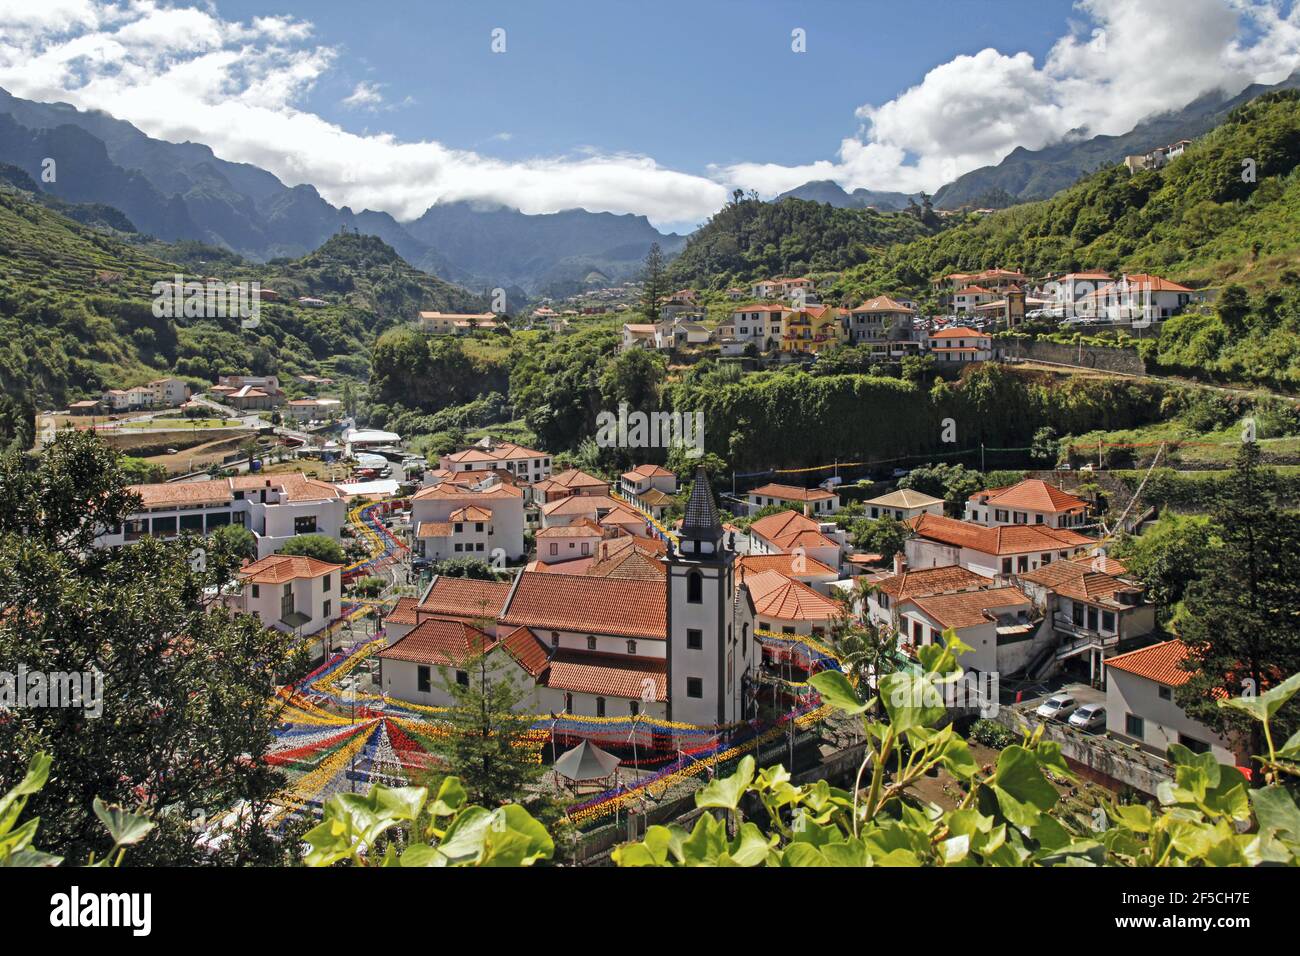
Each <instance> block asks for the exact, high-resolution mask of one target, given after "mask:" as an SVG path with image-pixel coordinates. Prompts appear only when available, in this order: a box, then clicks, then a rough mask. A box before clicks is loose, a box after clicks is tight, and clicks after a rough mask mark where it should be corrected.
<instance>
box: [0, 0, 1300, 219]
mask: <svg viewBox="0 0 1300 956" xmlns="http://www.w3.org/2000/svg"><path fill="white" fill-rule="evenodd" d="M1297 2H1298V0H1079V2H1078V3H1077V4H1076V9H1077V11H1078V14H1079V16H1080V22H1079V23H1078V24H1072V25H1071V28H1070V32H1068V33H1067V34H1066V35H1064V36H1062V37H1061V38H1060V39H1059V40H1058V41H1057V42H1056V43H1055V44H1054V45H1053V47H1052V48H1051V50H1050V51H1049V52H1048V54H1047V55H1046V56H1045V57H1044V58H1043V59H1042V62H1041V63H1038V62H1035V60H1034V58H1033V57H1032V56H1031V55H1030V54H1028V53H1024V52H1014V51H1012V52H1003V51H999V50H995V49H986V50H981V51H979V52H976V53H973V54H970V55H962V56H958V57H955V58H953V59H952V60H950V61H949V62H947V63H943V64H940V65H939V66H936V67H935V68H934V69H932V70H930V72H929V73H927V74H926V75H925V77H924V78H923V79H922V81H921V82H920V83H918V84H917V85H916V86H914V87H912V88H910V89H908V90H905V91H903V92H902V93H900V94H899V95H898V96H896V97H894V98H893V99H892V100H889V101H888V102H885V103H881V104H878V105H875V104H868V105H864V106H862V107H860V108H859V109H858V111H857V115H856V120H857V122H858V124H859V125H858V126H857V128H856V129H854V130H852V131H851V134H850V135H847V136H845V137H844V139H843V140H842V141H841V142H840V143H839V146H838V150H837V151H836V153H835V154H834V156H833V158H827V159H825V160H821V161H818V162H815V163H810V164H808V165H803V166H783V165H777V164H770V163H761V162H752V163H740V164H736V165H731V166H725V167H711V168H710V170H709V176H707V177H706V176H697V175H692V174H689V173H684V172H680V171H675V170H671V169H666V168H664V167H662V166H660V165H659V164H657V163H656V162H655V161H654V160H653V159H652V158H650V157H647V156H641V155H629V154H623V153H613V154H611V153H608V152H606V151H601V150H596V149H592V148H590V147H587V146H584V145H581V144H575V145H574V147H573V148H572V149H571V150H570V151H569V152H568V153H567V154H565V155H561V156H549V157H537V158H532V159H527V160H512V161H506V160H500V159H495V158H493V157H491V156H487V155H484V154H482V153H479V152H477V151H476V150H467V149H453V148H451V147H448V146H446V145H445V144H442V143H439V142H436V141H419V142H404V141H401V140H398V139H397V138H396V137H394V136H392V135H390V134H387V133H383V132H379V133H372V132H364V133H356V132H352V131H350V130H348V129H346V128H345V127H343V126H341V125H339V124H336V123H332V122H329V121H327V120H325V119H324V118H322V117H320V116H318V115H315V114H313V113H311V112H308V111H307V110H306V109H304V107H303V105H302V104H303V102H304V100H305V98H306V96H307V95H308V94H309V93H311V92H312V91H313V90H314V89H315V88H316V87H317V85H318V83H319V82H320V81H321V80H322V79H323V78H325V77H327V76H328V75H329V74H330V71H331V70H333V69H334V67H335V64H336V62H337V60H338V58H339V57H338V52H337V51H336V50H335V49H334V48H332V47H330V46H328V45H326V44H323V43H320V42H319V41H317V40H316V39H314V37H313V33H312V25H311V24H310V23H309V22H306V21H303V20H300V19H296V18H293V17H287V16H263V17H254V18H252V19H251V20H249V21H232V20H226V19H222V18H221V17H220V16H219V15H218V14H217V13H216V10H215V7H213V6H212V5H211V4H208V3H197V4H191V5H184V3H180V2H178V3H169V2H166V0H117V2H112V3H110V2H103V0H100V2H96V0H41V2H39V3H34V2H30V0H0V86H3V87H5V88H7V89H9V90H11V91H12V92H13V93H15V94H16V95H18V96H23V97H27V98H30V99H36V100H46V101H48V100H63V101H67V102H71V103H73V104H74V105H76V106H79V107H81V108H83V109H102V110H105V111H107V112H109V113H111V114H113V115H114V116H117V117H120V118H122V119H125V120H128V121H130V122H132V123H134V124H135V125H137V126H139V127H140V128H141V129H143V130H144V131H145V132H146V133H148V134H150V135H152V136H156V137H159V138H162V139H168V140H173V141H184V140H194V141H198V142H203V143H207V144H208V145H210V146H211V147H212V148H213V149H214V150H215V151H216V152H217V154H218V155H219V156H221V157H223V158H225V159H229V160H232V161H235V162H247V163H254V164H256V165H258V166H261V167H263V168H266V169H269V170H271V171H272V172H274V173H275V174H276V175H278V176H279V177H280V178H281V179H282V180H284V181H285V182H286V183H288V184H289V185H297V184H300V183H311V184H312V185H314V186H315V187H316V188H317V189H318V190H319V191H320V193H321V195H323V196H324V197H325V198H326V199H327V200H329V201H330V202H332V203H335V204H337V205H348V206H351V207H352V208H353V209H362V208H371V209H381V210H385V211H387V212H390V213H392V214H393V215H394V216H396V217H398V218H399V219H409V218H413V217H415V216H418V215H420V214H421V213H422V212H423V211H424V210H425V209H426V208H427V207H428V206H429V205H431V204H432V203H434V202H435V201H437V200H439V199H444V200H454V199H486V200H492V201H496V202H503V203H507V204H509V205H512V206H516V207H518V208H520V209H523V210H524V211H525V212H534V213H535V212H553V211H555V210H558V209H565V208H572V207H577V206H581V207H584V208H587V209H591V210H597V211H610V212H620V213H621V212H634V213H642V214H645V215H648V216H649V217H650V219H651V220H652V221H654V222H656V223H660V224H665V223H690V222H698V221H700V220H701V219H703V218H705V217H706V216H709V215H711V214H712V213H713V212H714V211H716V210H717V208H718V207H719V206H721V205H722V203H723V202H725V201H726V199H727V197H728V195H729V193H730V191H731V189H732V187H734V186H743V187H746V188H754V189H757V190H758V191H759V192H760V193H762V194H764V195H772V194H775V193H778V192H781V191H784V190H786V189H790V188H793V187H794V186H797V185H799V184H801V183H803V182H806V181H808V180H810V179H834V180H836V181H838V182H840V183H841V184H842V185H844V186H845V187H846V188H849V189H853V188H856V187H859V186H861V187H866V188H871V189H899V190H904V191H908V192H912V191H916V190H920V189H925V190H929V191H933V190H934V189H936V188H937V187H938V186H940V185H942V184H943V183H945V182H949V181H951V180H952V179H954V178H956V177H957V176H958V175H960V174H961V173H963V172H966V171H968V170H970V169H973V168H976V167H978V166H982V165H987V164H990V163H996V162H998V161H1000V160H1001V159H1002V158H1003V157H1004V156H1005V155H1006V154H1007V153H1009V152H1010V151H1011V150H1012V149H1014V148H1015V147H1017V146H1024V147H1027V148H1030V149H1037V148H1041V147H1042V146H1044V145H1047V144H1049V143H1051V142H1055V141H1058V140H1060V139H1061V138H1062V137H1065V136H1068V135H1070V133H1071V131H1072V130H1075V129H1078V128H1080V127H1086V128H1087V131H1088V132H1089V133H1090V134H1096V133H1111V134H1114V133H1121V132H1125V131H1127V130H1128V129H1130V128H1132V126H1133V125H1134V124H1135V123H1137V122H1138V121H1139V120H1141V119H1143V118H1144V117H1146V116H1149V115H1151V114H1152V113H1155V112H1158V111H1162V110H1168V109H1174V108H1178V107H1181V106H1183V105H1185V104H1186V103H1187V102H1189V101H1190V100H1191V99H1193V98H1194V97H1196V96H1198V95H1200V94H1202V93H1205V92H1208V91H1209V90H1211V89H1214V88H1216V87H1222V88H1225V89H1228V90H1230V91H1232V92H1236V91H1237V90H1240V89H1241V88H1243V87H1244V86H1245V85H1246V84H1248V83H1249V82H1251V81H1255V80H1258V81H1262V82H1276V81H1277V80H1279V79H1281V78H1283V77H1285V76H1286V75H1287V74H1288V73H1290V72H1291V71H1292V70H1293V69H1295V68H1296V67H1297V66H1298V65H1300V6H1298V5H1297ZM385 92H386V91H385V88H384V87H383V85H382V84H379V83H371V82H364V81H363V82H359V83H357V84H356V85H355V86H354V87H353V89H352V92H351V93H350V94H349V95H348V96H346V97H344V98H343V99H342V100H341V104H342V105H344V106H345V107H347V108H349V109H356V110H366V111H372V112H376V113H379V112H381V111H387V110H391V109H394V108H398V107H401V106H409V105H411V103H412V102H413V101H412V100H411V99H410V97H406V98H404V99H402V100H401V101H400V102H399V103H395V104H391V103H389V102H387V99H388V98H387V96H386V95H385ZM509 135H510V134H508V133H498V134H496V135H495V136H492V137H489V139H488V142H504V141H507V140H508V139H509Z"/></svg>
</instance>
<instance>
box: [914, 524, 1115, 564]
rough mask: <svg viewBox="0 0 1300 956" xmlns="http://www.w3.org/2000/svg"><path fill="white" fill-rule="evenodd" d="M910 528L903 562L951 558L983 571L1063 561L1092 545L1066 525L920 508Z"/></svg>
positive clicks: (948, 560) (945, 561)
mask: <svg viewBox="0 0 1300 956" xmlns="http://www.w3.org/2000/svg"><path fill="white" fill-rule="evenodd" d="M907 526H908V527H909V528H910V529H911V531H912V537H910V538H908V540H907V542H906V543H905V545H904V554H905V557H906V560H907V564H908V567H912V568H918V569H919V568H934V567H943V566H946V565H952V564H957V565H960V566H961V567H963V568H966V569H967V570H969V571H974V572H975V573H976V574H982V575H984V576H985V577H990V578H999V577H1000V578H1001V579H1003V580H1006V579H1008V578H1009V577H1010V576H1011V575H1012V574H1024V573H1025V572H1027V571H1032V570H1034V569H1035V568H1039V567H1041V566H1043V565H1045V564H1051V563H1053V562H1054V561H1065V560H1068V559H1070V558H1072V557H1075V556H1076V555H1079V554H1083V553H1084V552H1085V551H1086V550H1087V549H1089V548H1090V547H1092V546H1094V545H1096V543H1097V542H1096V541H1095V540H1094V539H1093V538H1089V537H1086V536H1084V535H1081V534H1079V533H1078V532H1077V531H1073V530H1071V529H1069V528H1048V527H1047V526H1046V525H1000V526H996V527H986V526H984V525H977V524H971V523H970V522H968V521H958V520H956V519H955V518H945V517H942V516H940V515H933V514H923V515H920V516H919V517H916V518H913V519H911V520H910V521H908V522H907Z"/></svg>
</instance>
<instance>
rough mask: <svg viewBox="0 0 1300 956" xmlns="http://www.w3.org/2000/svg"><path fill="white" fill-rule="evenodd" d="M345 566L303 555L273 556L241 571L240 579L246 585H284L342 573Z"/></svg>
mask: <svg viewBox="0 0 1300 956" xmlns="http://www.w3.org/2000/svg"><path fill="white" fill-rule="evenodd" d="M341 570H343V565H341V564H331V563H330V562H328V561H319V560H317V559H316V558H309V557H306V556H305V555H301V554H271V555H267V556H266V557H265V558H262V559H261V560H259V561H254V562H252V563H251V564H246V565H244V566H243V567H242V568H240V569H239V577H240V578H241V579H242V580H243V581H244V582H245V583H246V584H283V583H284V582H285V581H298V580H303V579H306V578H321V577H324V576H325V575H327V574H329V573H330V572H331V571H341Z"/></svg>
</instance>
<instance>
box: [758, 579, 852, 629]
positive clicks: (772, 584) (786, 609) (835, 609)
mask: <svg viewBox="0 0 1300 956" xmlns="http://www.w3.org/2000/svg"><path fill="white" fill-rule="evenodd" d="M738 581H739V583H741V584H744V585H745V586H746V587H747V588H748V589H749V596H750V599H751V600H752V601H753V602H754V611H755V613H757V614H762V615H764V616H765V617H773V618H776V619H777V620H780V621H829V620H831V619H833V618H835V617H836V616H838V614H839V613H840V610H841V609H840V605H838V604H837V603H835V602H834V601H832V600H831V599H830V598H828V597H826V595H824V594H819V593H818V592H817V591H814V590H813V589H812V588H810V587H809V586H808V585H806V584H804V583H803V582H802V581H795V580H793V579H791V578H788V577H786V576H785V575H784V574H782V573H781V572H779V571H751V572H746V571H744V570H743V569H742V570H741V572H740V575H739V578H738Z"/></svg>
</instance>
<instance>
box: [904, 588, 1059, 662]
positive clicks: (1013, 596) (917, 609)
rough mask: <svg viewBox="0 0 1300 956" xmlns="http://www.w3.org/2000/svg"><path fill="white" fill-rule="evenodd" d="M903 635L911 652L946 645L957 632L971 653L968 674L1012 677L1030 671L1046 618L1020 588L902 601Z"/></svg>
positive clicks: (966, 659)
mask: <svg viewBox="0 0 1300 956" xmlns="http://www.w3.org/2000/svg"><path fill="white" fill-rule="evenodd" d="M898 620H899V635H900V637H901V638H902V639H903V641H904V643H906V644H908V645H910V646H911V647H914V648H916V647H922V646H924V645H926V644H936V643H940V644H941V643H942V642H943V632H944V631H946V630H949V629H951V630H952V631H953V632H954V634H955V635H956V636H957V638H958V640H960V641H962V642H963V643H964V644H966V645H968V646H969V647H970V648H971V649H970V650H969V651H967V652H966V653H964V654H963V655H962V656H961V665H962V668H963V669H965V670H968V671H978V672H995V673H1005V674H1012V673H1015V672H1016V671H1018V670H1021V669H1023V668H1024V666H1025V664H1026V663H1027V662H1028V660H1029V658H1030V651H1031V647H1032V646H1033V643H1034V639H1035V637H1036V636H1037V635H1038V632H1039V627H1040V622H1041V616H1040V615H1038V614H1036V613H1035V609H1034V603H1033V601H1032V600H1031V599H1030V598H1029V596H1028V595H1026V594H1025V593H1024V592H1023V591H1021V590H1020V589H1019V588H1015V587H1010V586H1006V587H992V588H982V589H980V590H971V591H956V592H953V593H948V594H932V595H926V596H915V597H908V598H904V599H902V600H900V601H899V602H898Z"/></svg>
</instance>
